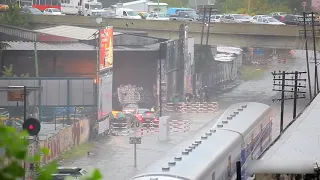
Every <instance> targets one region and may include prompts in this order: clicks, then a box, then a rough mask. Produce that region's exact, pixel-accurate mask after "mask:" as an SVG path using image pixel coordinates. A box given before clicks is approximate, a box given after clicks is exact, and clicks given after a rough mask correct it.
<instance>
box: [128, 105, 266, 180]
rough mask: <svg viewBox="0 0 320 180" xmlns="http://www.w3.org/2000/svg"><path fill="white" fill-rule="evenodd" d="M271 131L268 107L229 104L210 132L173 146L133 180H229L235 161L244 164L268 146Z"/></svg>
mask: <svg viewBox="0 0 320 180" xmlns="http://www.w3.org/2000/svg"><path fill="white" fill-rule="evenodd" d="M271 131H272V110H271V107H270V106H268V105H265V104H261V103H255V102H246V103H238V104H235V105H232V106H231V107H230V108H229V109H228V110H227V111H226V112H225V113H224V114H223V115H222V116H221V118H220V119H219V120H218V122H217V123H216V125H215V126H214V127H212V128H211V129H210V131H208V132H206V133H205V134H204V135H202V136H201V137H199V136H198V137H197V138H195V139H192V140H190V141H186V142H184V143H182V144H180V145H178V146H177V147H175V148H173V149H172V150H171V151H169V152H168V153H167V155H166V156H164V157H163V158H161V159H160V160H158V161H156V162H155V163H154V164H152V165H151V166H149V167H147V168H146V169H145V170H144V171H143V172H142V173H141V174H139V175H137V176H134V177H133V178H132V180H229V179H230V178H232V176H233V175H234V174H235V172H236V162H237V161H239V160H240V161H241V162H242V164H244V165H245V164H246V163H245V162H246V160H248V159H251V158H254V157H253V156H252V154H257V155H260V153H262V151H263V150H264V149H265V148H266V147H267V146H268V145H269V142H271ZM253 151H255V152H256V153H251V152H253ZM250 157H251V158H250ZM243 167H245V166H243ZM242 171H243V173H244V172H246V170H245V168H243V169H242ZM244 174H245V173H244ZM245 178H246V177H243V179H245Z"/></svg>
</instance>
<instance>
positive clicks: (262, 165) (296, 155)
mask: <svg viewBox="0 0 320 180" xmlns="http://www.w3.org/2000/svg"><path fill="white" fill-rule="evenodd" d="M319 115H320V94H318V95H317V96H316V97H315V98H314V99H313V101H312V102H311V103H310V104H309V105H308V106H307V107H306V108H305V109H304V111H303V112H302V113H301V114H300V115H299V116H298V117H297V118H296V119H295V120H294V121H292V122H291V124H290V125H289V126H287V127H286V128H285V130H284V131H283V133H281V134H280V136H279V137H278V138H277V139H275V141H274V142H273V144H272V146H270V147H269V149H268V150H267V151H266V152H265V153H264V154H263V156H262V157H261V158H260V159H259V160H257V161H255V162H253V163H252V164H250V166H249V173H252V174H255V175H256V176H255V179H257V180H260V179H276V178H274V177H272V176H273V175H276V174H279V175H282V176H284V177H286V176H287V175H289V176H292V177H294V176H296V175H299V176H300V178H297V179H319V177H320V138H319V129H320V120H319ZM292 177H289V178H288V179H291V178H292ZM293 179H295V178H293Z"/></svg>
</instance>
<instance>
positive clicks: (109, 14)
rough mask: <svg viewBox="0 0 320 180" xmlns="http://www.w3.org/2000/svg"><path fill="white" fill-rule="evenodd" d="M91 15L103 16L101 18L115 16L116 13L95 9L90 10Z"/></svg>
mask: <svg viewBox="0 0 320 180" xmlns="http://www.w3.org/2000/svg"><path fill="white" fill-rule="evenodd" d="M92 16H94V17H103V18H116V13H114V12H112V11H97V12H92Z"/></svg>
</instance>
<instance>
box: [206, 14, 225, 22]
mask: <svg viewBox="0 0 320 180" xmlns="http://www.w3.org/2000/svg"><path fill="white" fill-rule="evenodd" d="M222 16H223V15H218V14H216V15H211V18H210V21H211V22H221V17H222ZM208 21H209V20H208Z"/></svg>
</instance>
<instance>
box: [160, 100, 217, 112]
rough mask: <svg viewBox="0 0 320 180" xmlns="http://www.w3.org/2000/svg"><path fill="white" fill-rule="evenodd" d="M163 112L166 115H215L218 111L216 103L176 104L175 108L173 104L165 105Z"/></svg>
mask: <svg viewBox="0 0 320 180" xmlns="http://www.w3.org/2000/svg"><path fill="white" fill-rule="evenodd" d="M165 110H166V112H168V113H170V112H179V113H215V112H217V111H218V110H219V104H218V102H203V103H200V102H195V103H178V104H177V105H176V107H175V106H174V104H173V103H167V104H166V107H165Z"/></svg>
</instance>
